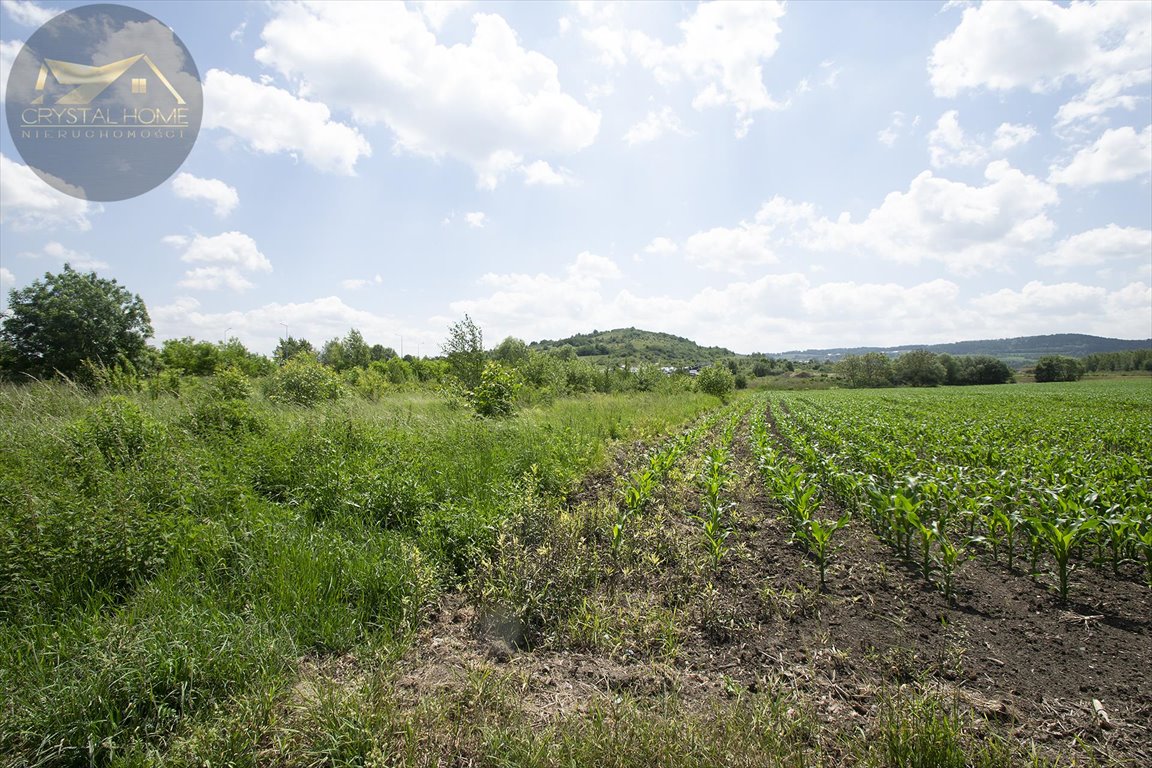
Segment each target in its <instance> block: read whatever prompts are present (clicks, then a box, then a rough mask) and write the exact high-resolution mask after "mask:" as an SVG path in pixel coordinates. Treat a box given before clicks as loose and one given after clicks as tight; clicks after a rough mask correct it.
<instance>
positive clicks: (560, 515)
mask: <svg viewBox="0 0 1152 768" xmlns="http://www.w3.org/2000/svg"><path fill="white" fill-rule="evenodd" d="M205 402H211V400H207V401H205V400H199V401H197V400H195V399H191V398H184V399H179V400H178V399H175V398H172V397H168V396H160V397H158V398H157V399H150V398H148V397H146V396H142V395H141V396H136V395H134V396H132V397H130V398H128V397H104V398H97V397H93V396H89V395H85V394H83V393H80V392H77V391H75V390H71V389H67V388H64V387H63V386H56V385H38V386H35V387H5V388H3V389H0V764H2V765H11V766H24V765H45V766H47V765H101V766H104V765H107V766H112V765H115V766H145V765H207V764H211V765H252V766H258V765H269V766H272V765H277V766H279V765H291V766H353V765H428V766H433V765H461V766H464V765H493V766H496V765H541V766H567V765H609V766H610V765H620V766H630V765H653V766H655V765H660V766H665V765H671V766H676V765H683V766H698V765H737V766H742V765H748V766H753V765H773V766H775V765H785V766H793V765H795V766H838V765H859V766H1017V765H1021V766H1033V765H1038V766H1049V765H1051V766H1056V765H1101V766H1142V765H1148V764H1152V747H1150V746H1149V744H1152V725H1150V723H1152V671H1150V670H1152V588H1150V587H1152V382H1150V381H1149V380H1148V379H1147V378H1133V379H1129V380H1119V381H1084V382H1078V383H1072V384H1047V385H1017V386H999V387H966V388H962V389H956V388H941V389H927V390H918V389H885V390H876V391H868V390H850V391H849V390H822V391H788V392H762V391H761V392H744V393H740V394H739V395H738V396H737V397H736V398H735V399H734V400H732V401H731V402H729V403H727V404H719V401H718V400H717V399H716V398H711V397H707V396H704V395H697V394H688V393H676V394H669V395H657V394H651V393H649V394H644V393H636V394H629V395H613V396H588V397H581V398H572V399H558V400H556V401H555V402H553V403H551V404H549V405H542V406H538V407H536V408H532V409H529V410H525V411H523V412H521V413H520V414H519V415H517V416H516V417H514V418H512V419H509V420H503V421H499V420H487V419H478V418H476V417H474V416H472V415H470V414H469V413H468V412H467V411H465V410H462V409H459V408H453V407H452V406H451V404H450V403H447V402H445V401H444V400H441V399H437V398H435V397H432V396H430V395H422V394H421V395H418V394H397V395H388V396H385V397H383V398H382V399H381V400H380V401H379V402H377V403H368V402H364V401H360V400H344V401H341V402H337V403H335V404H331V405H326V406H323V407H321V408H315V409H305V408H298V407H292V406H284V405H276V404H273V403H269V402H267V401H265V400H262V399H256V398H253V397H248V398H247V399H237V400H229V401H227V402H221V403H217V404H216V406H215V407H213V408H208V407H207V406H206V405H205V404H204V403H205ZM196 403H199V404H196Z"/></svg>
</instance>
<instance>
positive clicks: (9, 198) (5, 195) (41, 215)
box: [0, 154, 103, 231]
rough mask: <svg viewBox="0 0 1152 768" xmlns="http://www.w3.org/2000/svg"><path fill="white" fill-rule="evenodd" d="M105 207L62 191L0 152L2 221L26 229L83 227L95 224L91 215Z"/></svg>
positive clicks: (90, 226)
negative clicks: (90, 218) (90, 219)
mask: <svg viewBox="0 0 1152 768" xmlns="http://www.w3.org/2000/svg"><path fill="white" fill-rule="evenodd" d="M59 183H61V184H63V182H59ZM80 191H81V190H79V189H78V188H77V192H80ZM102 210H103V208H102V207H101V206H100V205H99V204H93V203H89V202H88V201H87V200H81V199H78V198H75V197H72V196H70V195H65V194H64V193H63V192H58V191H57V190H56V189H55V188H53V187H51V186H49V185H48V184H47V183H46V182H45V181H44V180H43V179H41V178H40V177H39V176H37V175H36V173H35V172H34V171H33V170H32V169H31V168H29V167H28V166H26V165H23V164H22V163H18V162H16V161H14V160H9V159H8V158H7V157H6V156H4V155H3V154H0V222H6V223H9V224H10V225H11V226H12V227H13V228H15V229H23V230H27V229H57V228H65V229H78V230H82V231H83V230H88V229H91V228H92V222H91V221H89V219H88V217H89V215H91V214H93V213H99V212H101V211H102Z"/></svg>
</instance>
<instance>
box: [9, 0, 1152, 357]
mask: <svg viewBox="0 0 1152 768" xmlns="http://www.w3.org/2000/svg"><path fill="white" fill-rule="evenodd" d="M82 4H83V3H69V2H60V1H59V0H56V1H54V2H52V3H51V4H50V5H49V4H48V3H33V2H26V1H24V0H2V3H0V5H2V10H0V25H2V26H0V69H2V71H0V82H6V80H7V73H8V69H9V67H10V65H11V62H12V60H13V59H14V58H15V56H16V54H17V52H18V51H19V50H20V46H21V44H22V42H23V41H24V40H26V39H27V37H28V36H29V35H31V34H32V33H33V32H34V31H35V29H36V28H37V27H38V26H39V25H40V24H42V23H43V22H44V21H46V20H47V19H48V18H50V17H51V16H52V15H53V14H54V13H57V12H59V11H62V10H67V9H69V8H73V7H76V6H78V5H82ZM125 4H127V5H131V6H132V7H134V8H138V9H140V10H143V11H145V12H148V13H150V14H152V15H153V16H156V17H157V18H158V19H160V20H161V21H163V22H164V23H165V24H167V25H168V26H169V27H171V28H172V29H173V30H174V31H175V32H176V34H177V35H179V37H180V38H181V39H182V40H183V42H184V44H185V45H186V46H187V47H188V49H189V50H190V51H191V53H192V56H193V58H194V59H195V62H196V65H197V67H198V69H199V73H200V77H201V79H202V81H203V87H204V120H203V127H202V130H201V132H200V135H199V138H198V140H197V143H196V145H195V146H194V148H193V149H192V151H191V153H190V155H189V156H188V158H187V160H186V161H185V162H184V164H183V166H182V167H181V168H180V169H179V171H177V173H176V174H175V175H174V176H173V177H172V178H171V179H170V180H168V181H166V182H165V183H163V184H161V185H160V186H158V187H156V188H155V189H153V190H152V191H150V192H148V193H146V194H143V195H141V196H139V197H135V198H131V199H128V200H124V201H118V202H106V203H92V202H87V201H83V200H78V199H75V198H72V197H68V196H65V195H63V194H61V193H59V192H56V191H55V190H53V189H52V188H51V187H49V186H48V185H47V184H45V183H44V182H43V181H41V180H40V179H39V177H37V176H36V175H35V174H33V173H32V172H31V171H29V169H28V168H27V166H25V165H24V164H23V162H22V161H21V158H20V156H19V154H18V152H17V151H16V149H15V147H14V145H13V142H12V137H11V135H10V134H9V132H8V127H7V124H6V123H5V124H4V126H3V129H2V130H3V133H2V135H0V155H2V157H0V285H2V287H3V289H4V290H3V293H4V295H5V296H6V295H7V292H8V290H9V289H12V288H20V287H23V286H25V285H27V284H29V283H30V282H31V281H33V280H35V279H38V278H40V277H41V276H42V275H43V274H44V273H45V272H56V271H59V269H60V268H61V267H62V265H63V264H64V263H65V262H69V263H71V264H72V265H73V266H74V267H76V268H78V269H85V270H89V269H91V270H95V271H96V272H97V273H98V274H99V275H100V276H101V277H111V278H115V279H116V280H117V281H119V282H120V283H121V284H122V285H124V286H126V287H127V288H128V289H129V290H131V291H133V292H135V293H139V294H140V296H141V297H142V298H143V299H144V301H145V303H146V304H147V307H148V310H149V313H150V315H151V319H152V323H153V326H154V328H155V332H156V342H157V343H159V342H161V341H163V340H164V339H168V338H178V337H183V336H193V337H196V338H198V339H207V340H211V341H217V340H221V339H224V338H226V337H230V336H235V337H237V338H239V339H240V340H241V341H242V342H243V343H244V344H246V345H247V346H248V347H249V348H250V349H253V350H256V351H259V352H263V353H269V352H271V351H272V349H273V348H274V347H275V345H276V343H277V339H278V338H279V337H281V336H283V335H284V334H285V333H289V334H291V335H292V336H295V337H304V338H307V339H309V340H311V341H312V342H313V343H314V344H316V345H320V344H322V343H323V342H324V341H326V340H328V339H331V338H334V337H337V336H343V335H344V334H345V333H347V331H348V330H349V329H350V328H353V327H355V328H358V329H359V330H360V331H361V332H362V333H363V335H364V337H365V339H366V340H367V341H368V342H369V343H381V344H384V345H385V346H390V347H393V348H395V349H397V350H398V351H402V352H403V353H405V354H422V355H435V354H438V353H439V350H440V344H441V343H442V342H443V341H444V340H445V338H446V337H447V331H448V327H449V326H450V325H451V324H452V323H454V322H456V321H458V320H459V319H461V318H462V317H463V316H464V315H465V314H468V315H469V316H471V317H472V319H473V320H475V321H476V323H477V324H478V325H480V327H481V328H482V329H483V330H484V338H485V342H486V344H487V345H488V346H495V345H496V344H497V343H499V341H500V340H501V339H503V338H504V337H506V336H509V335H511V336H516V337H518V338H521V339H524V340H526V341H534V340H539V339H555V338H562V337H565V336H569V335H572V334H574V333H583V332H589V331H592V330H594V329H598V330H607V329H610V328H619V327H629V326H633V327H637V328H642V329H646V330H654V331H664V332H668V333H674V334H677V335H680V336H685V337H688V338H690V339H692V340H694V341H697V342H699V343H701V344H705V345H718V346H725V347H728V348H729V349H732V350H734V351H737V352H741V353H751V352H766V353H771V352H780V351H785V350H791V349H811V348H821V347H842V346H863V345H877V346H888V345H898V344H917V343H924V344H930V343H938V342H947V341H959V340H965V339H980V338H1005V337H1011V336H1021V335H1031V334H1045V333H1090V334H1097V335H1101V336H1110V337H1120V338H1148V337H1152V287H1150V283H1152V186H1150V176H1152V3H1149V2H1137V1H1133V2H1121V1H1116V2H1103V3H1099V4H1096V5H1093V4H1086V3H1073V4H1067V3H1061V4H1055V3H1048V2H1027V3H1024V2H1021V3H1016V2H995V3H987V4H978V3H967V2H959V3H957V2H949V3H942V2H939V3H933V2H887V3H870V2H853V3H847V2H830V3H824V2H790V3H773V2H765V3H753V2H735V3H729V2H723V1H717V2H707V3H700V4H696V3H688V2H667V3H660V2H643V3H640V2H625V3H585V2H575V3H570V2H555V3H549V2H533V3H523V2H511V3H502V2H426V3H420V2H409V3H407V4H400V3H369V2H354V3H350V4H340V3H335V2H319V3H290V2H271V3H265V2H251V3H247V2H232V1H229V2H211V1H209V2H203V1H201V2H135V3H125ZM94 63H95V62H94ZM5 302H6V299H5ZM0 306H2V304H0Z"/></svg>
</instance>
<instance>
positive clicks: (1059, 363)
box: [1036, 355, 1084, 382]
mask: <svg viewBox="0 0 1152 768" xmlns="http://www.w3.org/2000/svg"><path fill="white" fill-rule="evenodd" d="M1083 375H1084V369H1083V368H1081V367H1080V361H1079V360H1077V359H1076V358H1074V357H1064V356H1063V355H1047V356H1046V357H1042V358H1040V359H1039V360H1037V361H1036V381H1041V382H1048V381H1079V380H1080V377H1081V376H1083Z"/></svg>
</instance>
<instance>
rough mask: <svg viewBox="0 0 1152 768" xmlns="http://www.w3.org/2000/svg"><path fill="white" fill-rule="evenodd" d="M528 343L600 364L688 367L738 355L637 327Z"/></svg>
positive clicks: (538, 348)
mask: <svg viewBox="0 0 1152 768" xmlns="http://www.w3.org/2000/svg"><path fill="white" fill-rule="evenodd" d="M529 346H530V348H532V349H536V350H540V351H548V350H552V351H556V352H560V353H561V354H565V353H566V354H570V355H573V356H575V357H580V358H583V359H585V360H588V361H589V362H593V363H597V364H600V365H603V364H611V363H627V364H630V365H639V364H641V363H649V364H653V365H661V366H676V367H689V366H697V365H708V364H709V363H712V362H715V361H716V360H726V359H729V358H734V357H742V356H741V355H737V354H736V353H735V352H733V351H732V350H730V349H725V348H723V347H702V346H700V345H699V344H697V343H696V342H694V341H691V340H689V339H685V338H683V337H681V336H673V335H672V334H670V333H658V332H655V331H642V330H639V329H637V328H617V329H615V330H612V331H592V332H591V333H580V334H576V335H575V336H569V337H568V338H566V339H557V340H555V341H552V340H544V341H536V342H533V343H532V344H530V345H529Z"/></svg>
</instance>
